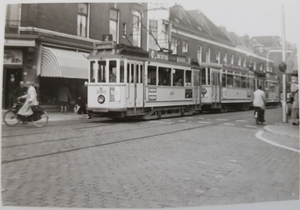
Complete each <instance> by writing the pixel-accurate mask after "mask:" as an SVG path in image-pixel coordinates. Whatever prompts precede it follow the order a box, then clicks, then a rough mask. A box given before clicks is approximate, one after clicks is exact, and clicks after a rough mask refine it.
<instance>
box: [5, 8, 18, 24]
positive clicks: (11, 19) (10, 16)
mask: <svg viewBox="0 0 300 210" xmlns="http://www.w3.org/2000/svg"><path fill="white" fill-rule="evenodd" d="M19 8H20V4H8V5H7V6H6V25H7V26H18V25H19V20H20V16H19V14H20V9H19Z"/></svg>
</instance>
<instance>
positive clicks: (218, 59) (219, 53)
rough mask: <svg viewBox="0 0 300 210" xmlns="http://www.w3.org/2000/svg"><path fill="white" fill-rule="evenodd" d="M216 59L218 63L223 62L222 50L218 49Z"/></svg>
mask: <svg viewBox="0 0 300 210" xmlns="http://www.w3.org/2000/svg"><path fill="white" fill-rule="evenodd" d="M216 61H217V63H218V64H220V63H221V52H220V50H219V51H218V54H217V56H216Z"/></svg>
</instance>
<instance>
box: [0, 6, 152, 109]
mask: <svg viewBox="0 0 300 210" xmlns="http://www.w3.org/2000/svg"><path fill="white" fill-rule="evenodd" d="M145 11H147V4H145V3H118V4H117V3H72V4H71V3H51V4H15V5H8V6H7V14H6V24H5V42H4V64H3V65H4V66H3V67H4V70H3V94H2V96H3V104H2V107H3V108H8V106H9V105H11V104H9V99H8V95H9V94H8V91H9V82H8V81H9V79H10V77H11V74H13V75H14V76H15V78H16V79H15V80H16V81H15V83H16V86H18V84H19V82H20V81H28V80H31V81H34V82H35V86H36V87H37V89H38V92H39V100H40V103H41V104H56V98H57V92H58V88H59V87H60V86H67V87H68V88H69V89H70V92H71V95H72V99H73V100H76V99H77V98H78V95H79V89H80V87H81V86H82V85H83V83H84V81H86V80H87V79H88V77H87V75H88V73H87V72H88V63H87V59H86V56H88V54H89V53H90V52H91V51H92V49H93V45H94V43H97V42H101V41H103V40H106V39H108V40H111V41H115V42H117V43H118V44H129V45H133V46H137V47H141V48H144V49H146V48H147V43H148V40H147V39H148V38H147V30H146V29H147V19H148V18H147V12H145Z"/></svg>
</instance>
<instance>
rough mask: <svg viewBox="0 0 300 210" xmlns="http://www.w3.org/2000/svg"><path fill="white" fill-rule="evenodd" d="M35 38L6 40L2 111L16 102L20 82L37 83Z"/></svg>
mask: <svg viewBox="0 0 300 210" xmlns="http://www.w3.org/2000/svg"><path fill="white" fill-rule="evenodd" d="M35 51H36V41H35V37H32V36H31V37H28V36H27V37H25V38H24V39H18V40H17V39H6V40H5V43H4V56H3V87H2V109H8V108H9V107H10V106H12V105H13V103H14V102H16V98H17V97H18V93H17V88H18V87H19V85H20V81H26V80H28V79H29V78H30V79H31V80H33V81H36V74H35V69H36V59H35V53H36V52H35Z"/></svg>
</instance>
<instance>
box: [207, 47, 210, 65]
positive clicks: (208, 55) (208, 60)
mask: <svg viewBox="0 0 300 210" xmlns="http://www.w3.org/2000/svg"><path fill="white" fill-rule="evenodd" d="M206 62H207V63H210V48H209V47H208V48H207V51H206Z"/></svg>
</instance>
